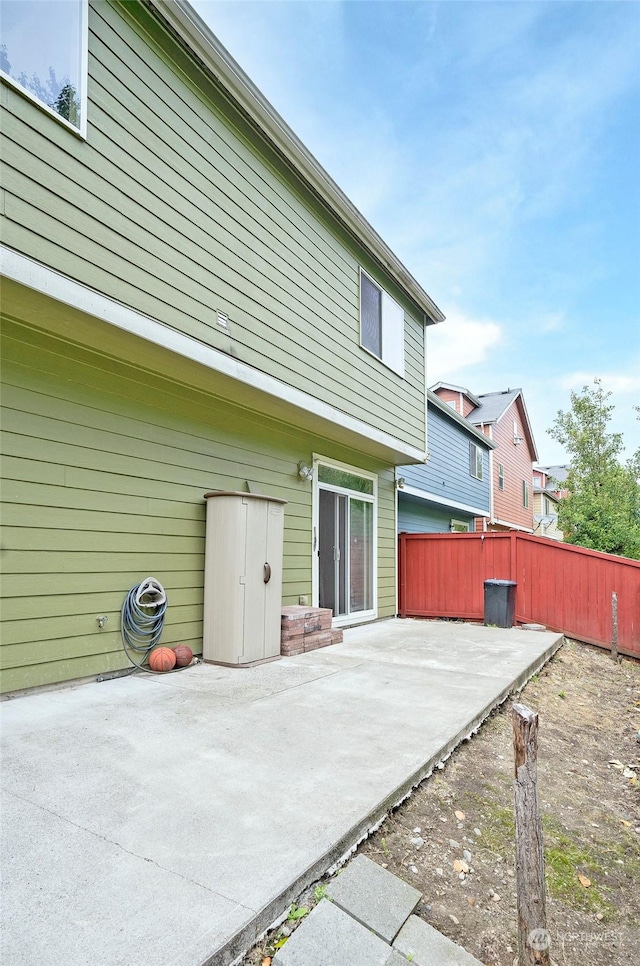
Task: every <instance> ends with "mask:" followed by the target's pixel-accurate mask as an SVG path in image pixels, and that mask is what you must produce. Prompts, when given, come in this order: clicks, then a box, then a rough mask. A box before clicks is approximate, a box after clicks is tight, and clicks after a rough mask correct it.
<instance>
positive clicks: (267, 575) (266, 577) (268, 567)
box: [263, 563, 271, 584]
mask: <svg viewBox="0 0 640 966" xmlns="http://www.w3.org/2000/svg"><path fill="white" fill-rule="evenodd" d="M263 579H264V582H265V584H268V583H269V581H270V580H271V564H268V563H266V564H265V565H264V578H263Z"/></svg>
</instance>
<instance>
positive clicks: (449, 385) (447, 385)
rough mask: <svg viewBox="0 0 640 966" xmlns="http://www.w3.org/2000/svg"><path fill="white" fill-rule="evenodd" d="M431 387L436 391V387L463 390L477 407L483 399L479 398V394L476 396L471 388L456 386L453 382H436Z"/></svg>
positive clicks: (455, 390)
mask: <svg viewBox="0 0 640 966" xmlns="http://www.w3.org/2000/svg"><path fill="white" fill-rule="evenodd" d="M431 389H432V391H433V392H435V391H436V389H449V390H450V391H451V392H461V393H462V395H463V396H466V397H467V399H470V400H471V402H472V403H473V404H474V405H475V406H476V408H477V407H478V406H479V405H480V403H481V400H480V399H478V397H477V396H474V395H473V393H472V392H471V390H470V389H467V388H466V387H465V386H455V385H454V384H453V383H452V382H436V383H435V384H434V385H433V386H431Z"/></svg>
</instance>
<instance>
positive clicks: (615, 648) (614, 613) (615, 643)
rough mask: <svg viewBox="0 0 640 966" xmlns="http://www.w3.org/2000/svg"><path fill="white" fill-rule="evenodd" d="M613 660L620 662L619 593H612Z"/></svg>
mask: <svg viewBox="0 0 640 966" xmlns="http://www.w3.org/2000/svg"><path fill="white" fill-rule="evenodd" d="M611 660H612V661H615V662H616V664H617V663H618V595H617V594H616V592H615V590H614V591H613V593H612V594H611Z"/></svg>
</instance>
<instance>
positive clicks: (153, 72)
mask: <svg viewBox="0 0 640 966" xmlns="http://www.w3.org/2000/svg"><path fill="white" fill-rule="evenodd" d="M88 90H89V106H88V124H89V127H88V140H87V142H83V141H81V140H80V139H78V138H77V137H75V136H74V135H73V134H71V133H70V132H69V131H68V130H66V129H65V128H64V127H63V126H62V125H60V124H58V123H57V122H56V121H55V120H54V119H52V118H50V117H49V116H47V115H46V114H45V113H44V112H42V111H40V110H39V109H38V108H37V106H35V105H34V104H33V103H31V102H30V101H28V100H27V99H25V98H23V97H21V95H20V94H19V93H17V92H16V91H15V90H13V89H12V88H9V87H8V86H6V85H3V87H2V94H3V104H4V107H5V109H4V110H3V138H4V145H3V168H2V183H3V187H4V213H5V218H4V224H3V241H4V243H5V244H7V245H8V246H9V247H11V248H15V249H16V250H17V251H19V252H22V253H24V254H26V255H28V256H30V257H32V258H34V259H36V260H37V261H39V262H41V263H43V264H44V265H47V266H49V267H51V268H53V269H55V270H57V271H59V272H61V273H63V274H65V275H68V276H70V277H71V278H74V279H76V280H78V281H80V282H82V283H83V284H85V285H87V286H89V287H91V288H94V289H96V290H97V291H99V292H103V293H105V294H107V295H109V296H111V297H113V298H115V299H117V300H118V301H120V302H123V303H124V304H126V305H129V306H131V307H133V308H135V309H137V310H138V311H141V312H143V313H145V314H147V315H149V316H150V317H152V318H154V319H157V320H159V321H161V322H163V323H165V324H167V325H169V326H172V327H174V328H176V329H179V330H180V331H182V332H185V333H187V334H189V335H191V336H193V337H195V338H197V339H199V340H201V341H202V342H204V343H207V344H209V345H212V346H214V347H215V348H218V349H221V350H223V351H225V352H230V353H232V354H233V355H234V356H235V357H236V358H238V359H240V360H242V361H244V362H246V363H248V364H249V365H252V366H254V367H256V368H258V369H261V370H263V371H265V372H268V373H269V374H271V375H273V376H275V377H277V378H278V379H281V380H282V381H284V382H286V383H288V384H290V385H292V386H295V387H297V388H300V389H302V390H304V391H306V392H310V393H312V394H313V395H314V396H316V397H318V398H320V399H322V400H324V401H325V402H328V403H330V404H332V405H334V406H337V407H338V408H340V409H342V410H344V411H345V412H348V413H349V414H351V415H353V416H355V417H357V418H359V419H362V420H364V421H365V422H366V423H368V424H370V425H373V426H375V427H376V428H378V429H381V430H384V431H386V432H389V433H391V434H392V435H393V436H396V437H398V438H399V439H401V440H403V441H404V442H407V443H409V444H411V445H413V446H416V447H418V448H420V449H422V448H424V361H423V360H424V356H423V352H424V327H423V325H422V322H421V321H420V313H419V312H418V311H417V310H416V309H415V307H414V306H412V304H411V303H409V302H408V301H407V300H406V298H403V295H402V293H401V292H399V291H398V290H397V288H396V287H395V286H394V285H393V284H392V283H391V282H390V281H389V280H388V279H387V278H385V275H384V272H383V271H382V270H381V269H380V268H379V267H378V266H376V265H375V264H372V263H371V260H370V259H369V258H367V257H366V255H365V254H364V253H363V252H362V251H360V250H359V249H358V246H357V244H356V243H355V242H354V241H353V240H352V239H351V238H350V237H349V236H348V235H347V234H346V233H344V232H342V231H341V229H340V227H339V225H338V224H337V223H336V222H335V221H334V220H332V217H331V216H330V214H329V213H328V212H327V211H326V210H325V208H324V207H323V206H322V205H321V204H320V202H319V201H318V200H317V199H316V198H315V197H314V196H313V195H311V193H310V192H308V191H307V190H306V189H305V188H304V187H303V186H302V184H301V183H300V182H299V181H296V179H295V177H294V175H293V173H292V172H291V171H289V170H288V169H287V167H286V166H285V164H284V162H283V161H282V160H281V159H280V158H278V157H277V156H276V155H275V153H273V152H271V151H270V149H269V148H268V147H267V146H266V145H265V143H264V142H263V141H262V140H261V139H260V137H259V136H258V134H257V133H256V132H255V131H253V130H252V129H251V128H250V127H249V126H248V124H247V123H246V122H245V121H243V119H242V118H241V117H239V116H237V115H236V114H234V111H233V109H232V107H231V106H230V105H229V104H228V103H227V102H226V101H224V100H223V99H222V97H221V95H220V92H219V91H218V90H217V89H216V88H215V87H214V86H213V84H212V83H210V82H209V81H208V80H207V79H206V77H205V76H204V75H203V74H202V73H201V72H200V70H199V68H198V67H196V66H195V64H192V63H191V62H190V61H189V59H188V58H187V57H186V55H185V54H184V53H183V52H182V50H181V49H180V48H179V47H178V46H177V45H176V44H175V42H174V41H173V39H171V38H170V37H169V36H168V35H167V34H165V32H164V31H163V30H162V29H161V28H160V26H159V25H158V24H157V23H156V21H155V20H154V19H153V17H152V16H151V14H150V13H149V11H148V10H146V9H145V8H144V7H142V6H141V5H139V4H137V3H130V4H127V5H124V6H123V5H121V4H114V3H111V2H105V0H101V2H99V3H92V4H91V5H90V42H89V88H88ZM360 264H362V265H364V267H365V268H366V269H367V271H369V272H370V273H371V274H372V275H373V276H374V277H375V278H377V280H378V281H379V282H380V284H381V285H382V286H383V287H385V288H386V289H387V290H388V291H389V293H390V294H391V295H392V296H393V297H394V298H396V299H397V300H399V301H400V302H401V303H402V304H403V305H404V309H405V319H406V322H405V358H406V378H405V379H404V380H402V379H400V378H399V377H397V376H396V375H395V374H394V373H392V372H391V371H390V370H388V369H387V368H386V367H385V366H383V365H382V363H379V362H378V361H377V360H375V359H373V358H372V357H371V356H370V355H368V354H367V353H366V352H364V350H362V349H361V348H360V346H359V307H358V301H359V292H358V267H359V265H360ZM218 311H222V312H224V313H226V314H227V315H228V316H229V318H230V319H231V329H230V332H228V333H225V332H224V331H222V330H221V329H220V328H219V327H218V326H217V323H216V318H217V312H218Z"/></svg>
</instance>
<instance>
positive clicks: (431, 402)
mask: <svg viewBox="0 0 640 966" xmlns="http://www.w3.org/2000/svg"><path fill="white" fill-rule="evenodd" d="M430 406H431V407H432V408H433V409H437V410H438V411H439V412H441V413H443V415H445V416H446V417H447V418H448V419H451V420H452V421H453V422H454V423H457V424H458V426H461V427H462V428H463V429H464V430H465V432H466V433H468V434H469V436H473V437H475V438H476V439H477V440H478V441H479V442H481V443H482V445H483V446H486V447H487V449H495V448H496V443H494V442H493V440H491V439H489V437H488V436H485V434H484V433H483V432H481V431H480V430H479V429H476V427H475V426H474V425H473V424H472V423H470V422H469V420H468V419H465V417H464V416H461V415H460V413H458V412H456V410H455V409H452V408H451V406H450V405H449V404H448V403H446V402H444V401H443V400H442V399H440V397H439V396H437V395H436V394H435V392H432V390H431V389H427V412H428V411H429V407H430Z"/></svg>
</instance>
